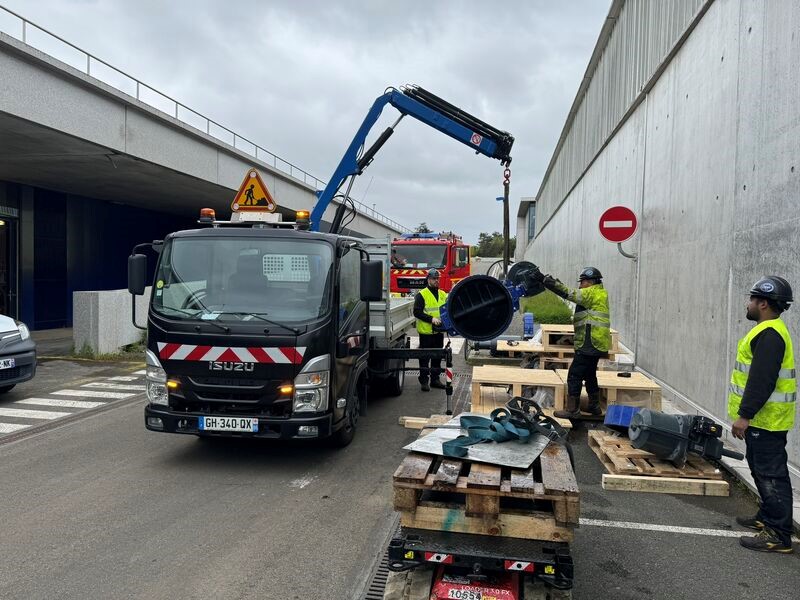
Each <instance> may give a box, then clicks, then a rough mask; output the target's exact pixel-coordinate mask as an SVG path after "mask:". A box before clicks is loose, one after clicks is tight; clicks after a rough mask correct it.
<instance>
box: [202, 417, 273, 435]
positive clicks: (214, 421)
mask: <svg viewBox="0 0 800 600" xmlns="http://www.w3.org/2000/svg"><path fill="white" fill-rule="evenodd" d="M197 421H198V428H199V429H200V430H201V431H249V432H251V433H256V432H257V431H258V419H253V418H246V417H200V418H198V419H197Z"/></svg>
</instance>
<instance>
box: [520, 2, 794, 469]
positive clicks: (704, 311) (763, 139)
mask: <svg viewBox="0 0 800 600" xmlns="http://www.w3.org/2000/svg"><path fill="white" fill-rule="evenodd" d="M798 32H800V4H798V3H796V2H793V1H791V0H774V1H772V0H761V1H756V0H739V1H736V0H716V1H715V2H713V3H712V4H711V6H710V7H709V9H708V12H707V13H706V14H705V15H704V16H703V18H702V19H701V20H700V22H699V23H698V25H697V27H696V29H695V30H694V31H693V32H692V33H691V34H690V36H689V37H688V39H687V40H686V42H685V44H684V45H683V46H682V47H681V48H680V49H679V51H678V52H677V54H676V55H675V57H674V58H673V59H672V60H671V61H670V62H669V64H668V65H667V67H666V69H665V70H664V71H663V73H662V74H661V75H660V76H659V78H658V80H657V81H656V83H655V85H654V86H653V87H652V89H650V91H649V93H647V96H646V99H645V100H644V102H642V103H641V104H640V105H639V106H638V107H637V109H636V110H635V112H633V113H632V114H631V115H630V117H629V118H628V119H627V120H626V121H625V122H624V124H623V125H622V127H621V129H620V130H619V131H618V132H617V133H616V134H615V135H614V136H613V137H612V138H611V140H610V141H609V143H608V145H607V146H606V147H605V148H604V149H603V150H602V151H601V152H600V154H599V155H598V156H597V158H596V160H595V161H594V163H592V164H591V166H590V167H589V169H588V170H587V171H586V173H585V174H584V175H583V177H582V178H581V179H580V180H579V181H578V183H577V185H576V186H575V187H574V188H573V189H572V190H571V192H570V193H569V194H568V195H567V196H566V200H565V202H564V203H563V204H562V205H561V206H560V208H559V209H558V210H557V212H556V213H555V214H554V215H553V217H552V219H551V220H550V221H549V222H547V224H546V225H544V227H543V228H542V229H541V230H540V231H539V233H538V235H537V237H536V239H535V240H534V242H533V243H532V244H530V245H529V246H528V247H527V249H526V251H525V258H526V259H528V260H532V261H534V262H536V263H537V264H539V265H540V266H541V267H542V269H543V270H545V271H549V272H551V273H553V274H554V275H557V276H559V277H560V278H562V279H563V280H564V281H569V282H574V280H575V277H576V275H577V273H578V271H579V269H580V268H581V267H583V266H586V265H593V266H596V267H598V268H600V270H601V271H602V272H603V274H604V275H605V278H606V287H607V288H608V289H609V293H610V296H611V301H612V320H613V326H614V327H615V328H616V329H618V330H619V331H620V332H621V336H622V340H623V341H624V343H625V344H626V345H627V346H629V347H630V348H632V349H633V350H634V351H635V353H636V361H637V364H638V366H640V367H641V368H643V369H644V370H645V371H647V372H649V373H651V374H652V375H653V376H655V377H656V378H658V379H659V380H660V381H662V382H664V384H666V386H667V393H668V395H671V396H673V397H674V398H675V399H678V400H679V401H682V402H683V403H684V406H686V407H687V409H688V410H698V411H700V412H706V413H708V414H710V415H712V416H713V417H715V418H717V419H718V420H722V421H725V422H729V420H728V418H727V416H726V410H725V407H726V401H727V400H726V385H727V381H728V378H729V374H730V370H731V367H732V363H733V360H734V356H735V344H736V341H737V340H738V339H739V338H740V337H742V336H743V335H744V334H745V333H746V331H747V330H748V329H749V327H750V326H751V323H749V322H747V321H746V319H745V317H744V314H745V301H746V298H747V290H748V289H749V287H750V286H751V285H752V283H753V282H754V281H756V280H757V279H758V278H759V277H760V276H762V275H764V274H778V275H782V276H784V277H786V278H787V279H789V281H790V282H791V283H792V284H793V285H794V288H795V293H796V294H797V295H799V296H800V252H798V249H797V240H798V234H800V202H798V197H800V118H799V117H798V114H800V113H798V107H797V106H798V105H797V102H798V98H800V72H798V69H797V65H798V64H800V34H798ZM543 187H544V184H543ZM615 204H624V205H626V206H629V207H631V208H633V209H634V210H635V211H636V212H637V213H638V214H639V215H640V221H641V224H640V232H639V234H638V235H637V237H636V238H634V239H633V240H632V241H630V242H627V243H625V244H623V247H624V248H625V249H626V250H627V251H628V252H637V253H638V255H639V261H638V263H637V262H634V261H631V260H628V259H626V258H623V257H622V256H621V255H620V254H618V253H617V249H616V246H615V245H613V244H610V243H608V242H605V241H604V240H602V239H601V238H600V236H599V233H598V226H597V224H598V219H599V216H600V214H601V213H602V212H603V211H604V210H605V209H606V208H608V207H609V206H612V205H615ZM799 300H800V298H799ZM784 320H785V321H786V323H787V325H788V327H789V329H790V331H791V332H792V333H793V337H794V341H795V344H796V345H797V347H798V348H800V302H799V303H798V306H796V307H795V308H793V309H791V310H789V311H788V312H787V313H786V314H785V315H784ZM789 440H790V441H789V454H790V463H792V471H793V475H795V476H797V475H798V474H800V473H799V472H798V470H797V467H798V465H800V436H798V434H797V431H796V429H795V431H794V432H792V433H790V435H789Z"/></svg>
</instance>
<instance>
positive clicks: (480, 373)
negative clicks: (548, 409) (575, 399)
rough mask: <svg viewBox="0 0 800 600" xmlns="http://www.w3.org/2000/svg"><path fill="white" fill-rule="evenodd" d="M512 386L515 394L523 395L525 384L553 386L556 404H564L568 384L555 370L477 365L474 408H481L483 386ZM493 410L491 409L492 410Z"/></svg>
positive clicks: (474, 373)
mask: <svg viewBox="0 0 800 600" xmlns="http://www.w3.org/2000/svg"><path fill="white" fill-rule="evenodd" d="M482 385H487V386H491V387H497V386H511V393H512V394H513V395H514V396H521V395H522V387H523V386H534V387H547V388H552V390H553V395H554V398H555V406H556V407H562V406H563V405H564V394H565V393H566V386H565V384H564V380H563V379H562V378H561V377H559V376H558V374H557V373H556V372H555V371H543V370H541V369H521V368H519V367H495V366H485V367H475V368H474V369H473V370H472V410H473V411H477V410H480V407H481V386H482ZM490 412H491V411H490Z"/></svg>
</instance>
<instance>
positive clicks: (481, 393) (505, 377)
mask: <svg viewBox="0 0 800 600" xmlns="http://www.w3.org/2000/svg"><path fill="white" fill-rule="evenodd" d="M567 373H568V372H567V370H566V369H557V370H555V371H552V370H540V369H520V368H519V367H496V366H485V367H475V368H474V369H473V371H472V409H471V410H472V411H474V412H481V413H488V412H491V410H492V409H493V408H497V403H498V400H500V399H502V398H505V399H504V400H502V404H505V402H506V401H507V393H508V391H510V392H511V394H512V395H514V396H521V395H522V388H523V387H535V388H540V389H544V390H545V391H546V392H547V395H548V396H551V397H552V398H553V406H554V408H555V409H556V410H560V409H563V408H564V401H565V399H566V391H567ZM625 375H626V377H620V374H619V373H618V372H617V371H598V372H597V382H598V384H599V385H600V398H601V405H602V407H603V409H604V410H605V409H606V408H607V406H608V405H610V404H626V405H629V406H639V407H641V408H650V409H652V410H661V386H659V385H658V384H657V383H656V382H655V381H653V380H652V379H650V378H649V377H647V376H646V375H644V374H642V373H638V372H633V373H625ZM489 389H492V391H488V390H489Z"/></svg>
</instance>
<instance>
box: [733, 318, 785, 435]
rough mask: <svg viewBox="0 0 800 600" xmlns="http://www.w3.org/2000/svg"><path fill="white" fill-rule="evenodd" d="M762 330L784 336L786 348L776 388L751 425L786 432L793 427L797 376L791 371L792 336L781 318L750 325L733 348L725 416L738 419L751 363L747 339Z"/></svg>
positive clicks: (751, 356) (750, 352) (750, 340)
mask: <svg viewBox="0 0 800 600" xmlns="http://www.w3.org/2000/svg"><path fill="white" fill-rule="evenodd" d="M765 329H774V330H775V331H777V332H778V334H779V335H780V336H781V338H783V343H784V344H785V345H786V349H785V350H784V351H783V360H782V361H781V370H780V371H779V372H778V380H777V381H776V382H775V389H774V390H773V392H772V394H771V395H770V397H769V399H768V400H767V402H766V403H765V404H764V406H762V407H761V409H760V410H759V411H758V412H757V413H756V415H755V416H754V417H753V418H752V419H751V420H750V425H752V426H753V427H758V428H760V429H767V430H769V431H789V430H790V429H791V428H792V427H793V426H794V411H795V403H796V401H797V379H796V376H795V370H794V350H793V348H792V338H791V337H790V336H789V330H788V329H786V324H785V323H784V322H783V321H781V320H780V319H770V320H769V321H764V322H763V323H759V324H758V325H756V326H755V327H753V328H752V329H751V330H750V331H749V332H748V333H747V335H746V336H744V337H743V338H742V339H741V340H739V344H738V346H737V351H736V364H735V365H734V367H733V372H732V373H731V382H730V386H729V392H728V416H729V417H730V418H731V420H733V421H735V420H736V419H738V418H739V406H741V404H742V396H743V395H744V389H745V387H747V378H748V376H749V375H750V365H752V363H753V351H752V350H751V348H750V342H752V341H753V338H755V337H756V336H757V335H758V334H759V333H761V332H762V331H764V330H765Z"/></svg>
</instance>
